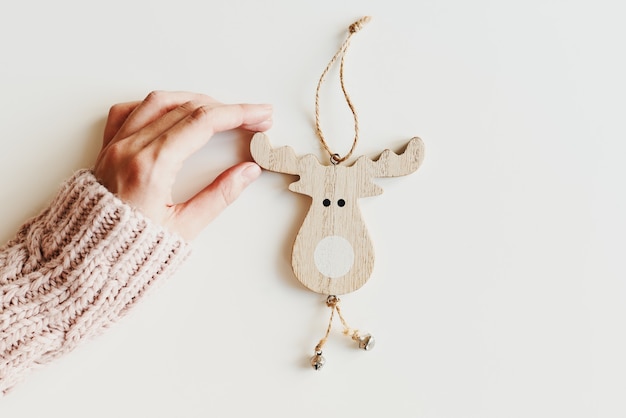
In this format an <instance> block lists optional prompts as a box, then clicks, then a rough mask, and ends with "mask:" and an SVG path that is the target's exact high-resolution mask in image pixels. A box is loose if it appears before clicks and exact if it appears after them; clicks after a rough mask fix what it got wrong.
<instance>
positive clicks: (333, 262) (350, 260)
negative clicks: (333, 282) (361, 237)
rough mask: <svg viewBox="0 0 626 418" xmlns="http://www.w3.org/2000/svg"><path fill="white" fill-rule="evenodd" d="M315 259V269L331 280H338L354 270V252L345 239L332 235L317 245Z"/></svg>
mask: <svg viewBox="0 0 626 418" xmlns="http://www.w3.org/2000/svg"><path fill="white" fill-rule="evenodd" d="M313 258H314V260H315V267H317V270H318V271H319V272H320V273H322V274H323V275H324V276H326V277H330V278H331V279H337V278H339V277H341V276H343V275H345V274H347V273H348V272H349V271H350V269H351V268H352V265H353V264H354V250H353V249H352V245H351V244H350V242H349V241H348V240H347V239H345V238H344V237H340V236H338V235H331V236H328V237H326V238H324V239H322V240H321V241H320V242H318V243H317V246H316V247H315V253H314V254H313Z"/></svg>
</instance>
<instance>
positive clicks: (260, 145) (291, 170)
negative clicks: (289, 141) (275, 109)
mask: <svg viewBox="0 0 626 418" xmlns="http://www.w3.org/2000/svg"><path fill="white" fill-rule="evenodd" d="M250 153H251V154H252V158H254V161H256V163H257V164H258V165H260V166H261V167H263V168H264V169H266V170H270V171H276V172H279V173H285V174H295V175H299V174H300V168H299V165H300V157H298V156H296V153H295V152H294V150H293V149H292V148H291V147H287V146H285V147H281V148H272V145H271V144H270V140H269V138H268V137H267V135H265V134H263V133H261V132H258V133H256V134H254V136H253V137H252V141H251V142H250Z"/></svg>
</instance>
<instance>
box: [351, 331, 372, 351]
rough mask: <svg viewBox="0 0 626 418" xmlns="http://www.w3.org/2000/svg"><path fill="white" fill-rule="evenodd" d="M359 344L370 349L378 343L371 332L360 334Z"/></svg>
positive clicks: (365, 348) (363, 348)
mask: <svg viewBox="0 0 626 418" xmlns="http://www.w3.org/2000/svg"><path fill="white" fill-rule="evenodd" d="M356 342H357V343H358V344H359V348H360V349H362V350H365V351H369V350H371V349H372V348H374V346H375V345H376V340H375V339H374V337H372V336H371V335H370V334H365V335H362V336H361V335H359V336H358V337H357V339H356Z"/></svg>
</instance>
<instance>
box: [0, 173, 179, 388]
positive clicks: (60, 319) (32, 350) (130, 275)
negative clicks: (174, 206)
mask: <svg viewBox="0 0 626 418" xmlns="http://www.w3.org/2000/svg"><path fill="white" fill-rule="evenodd" d="M189 250H190V249H189V245H188V244H187V243H185V241H184V240H183V239H182V238H180V237H179V236H176V235H174V234H172V233H169V232H167V231H166V230H165V229H163V228H162V227H160V226H157V225H156V224H154V223H153V222H152V221H150V220H149V219H147V218H146V217H145V216H143V215H142V214H141V213H140V212H138V211H137V210H135V209H133V208H131V207H130V206H128V205H127V204H125V203H123V202H122V201H120V200H119V199H118V198H117V197H115V196H114V195H113V194H112V193H110V192H109V191H108V190H107V189H106V188H105V187H104V186H102V185H101V184H100V183H98V182H97V181H96V179H95V177H94V176H93V174H92V173H91V172H90V171H87V170H83V171H80V172H78V173H76V174H75V175H74V176H73V177H72V178H70V179H69V180H68V181H67V182H65V183H64V185H63V186H62V188H61V190H60V191H59V193H58V194H57V196H56V197H55V198H54V200H53V201H52V203H51V205H50V207H48V208H47V209H45V210H44V211H43V212H42V213H41V214H39V215H38V216H36V217H35V218H33V219H31V220H30V221H28V222H27V223H26V224H24V225H23V226H22V227H21V229H20V230H19V232H18V233H17V236H16V237H15V238H14V239H13V240H11V241H10V242H8V243H7V244H5V245H4V246H2V247H0V394H3V393H6V391H7V390H9V389H10V388H11V387H12V386H13V385H15V384H16V383H17V382H18V381H19V380H21V379H22V378H23V376H24V375H25V374H26V372H27V371H29V370H30V369H32V368H33V367H35V366H38V365H41V364H44V363H46V362H48V361H50V360H52V359H54V358H55V357H58V356H59V355H61V354H63V353H67V352H69V351H70V350H72V349H73V348H74V347H76V345H77V344H78V343H80V342H81V341H82V340H84V339H85V338H88V337H91V336H93V335H95V334H98V333H99V332H100V331H102V330H103V329H104V328H106V327H107V326H109V325H110V324H112V323H113V322H115V321H116V320H117V319H118V318H120V317H121V316H122V315H124V314H125V313H126V312H127V311H128V309H129V308H130V307H131V306H132V305H134V304H135V303H136V302H137V300H138V299H139V298H140V297H141V296H142V295H143V294H144V293H145V291H146V290H147V289H148V288H149V287H150V286H151V285H152V284H153V283H154V282H155V281H157V280H161V279H162V278H164V277H166V276H169V275H171V274H172V273H173V272H174V271H175V270H176V268H177V267H178V266H179V265H180V263H181V262H182V261H183V260H184V259H185V258H186V257H187V255H188V254H189Z"/></svg>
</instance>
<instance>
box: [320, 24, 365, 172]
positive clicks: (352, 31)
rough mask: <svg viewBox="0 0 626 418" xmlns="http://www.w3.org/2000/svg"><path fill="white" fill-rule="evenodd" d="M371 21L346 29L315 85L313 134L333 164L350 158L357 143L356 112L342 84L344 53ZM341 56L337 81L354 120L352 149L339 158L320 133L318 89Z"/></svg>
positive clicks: (357, 122)
mask: <svg viewBox="0 0 626 418" xmlns="http://www.w3.org/2000/svg"><path fill="white" fill-rule="evenodd" d="M370 20H371V17H370V16H364V17H362V18H360V19H359V20H357V21H356V22H354V23H352V24H351V25H350V26H349V27H348V37H347V38H346V40H345V41H344V42H343V44H342V45H341V47H339V50H338V51H337V53H336V54H335V55H334V56H333V57H332V58H331V60H330V62H329V63H328V65H327V66H326V68H325V69H324V71H323V72H322V75H321V77H320V80H319V82H318V83H317V89H316V91H315V132H316V134H317V137H318V138H319V140H320V142H321V144H322V146H323V147H324V149H325V150H326V152H328V154H329V155H330V161H331V163H333V164H335V165H336V164H340V163H342V162H344V161H346V160H347V159H348V158H350V156H351V155H352V153H353V152H354V150H355V149H356V145H357V143H358V141H359V118H358V116H357V113H356V110H355V108H354V105H353V103H352V100H351V99H350V95H349V94H348V91H347V90H346V86H345V83H344V77H343V72H344V71H343V70H344V63H345V58H346V52H347V50H348V47H349V46H350V41H351V39H352V36H353V35H354V34H355V33H357V32H358V31H360V30H361V29H362V28H363V26H364V25H365V24H366V23H367V22H369V21H370ZM340 56H341V61H340V65H339V80H340V82H341V90H342V91H343V96H344V97H345V99H346V103H347V104H348V107H349V108H350V111H351V112H352V116H353V119H354V139H353V141H352V147H351V148H350V151H348V153H347V154H346V155H344V156H343V157H341V156H339V154H337V153H335V152H333V151H332V150H331V149H330V146H329V145H328V143H327V142H326V139H325V138H324V133H323V132H322V128H321V124H320V100H319V99H320V89H321V87H322V84H323V83H324V79H325V78H326V75H327V74H328V71H329V70H330V68H331V67H332V66H333V64H334V63H335V61H337V59H338V58H339V57H340Z"/></svg>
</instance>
